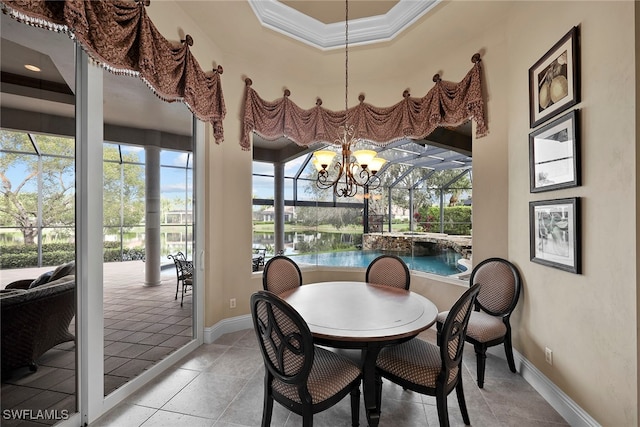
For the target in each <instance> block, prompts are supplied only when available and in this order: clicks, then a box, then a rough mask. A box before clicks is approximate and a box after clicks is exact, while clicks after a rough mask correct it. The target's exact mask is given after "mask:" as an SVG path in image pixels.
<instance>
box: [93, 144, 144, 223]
mask: <svg viewBox="0 0 640 427" xmlns="http://www.w3.org/2000/svg"><path fill="white" fill-rule="evenodd" d="M104 159H105V160H112V161H105V162H104V164H103V165H104V166H103V168H104V170H103V177H104V192H103V200H104V201H103V212H104V213H103V215H104V219H103V221H104V225H105V227H109V226H111V227H114V226H115V227H119V226H120V225H124V226H127V225H130V226H132V225H138V224H140V222H141V221H142V218H144V167H143V166H142V165H137V164H131V163H133V162H135V161H138V159H137V157H136V156H135V154H131V153H129V154H124V155H123V156H122V163H120V153H119V152H118V149H117V148H116V147H115V146H111V145H107V146H105V147H104ZM120 209H122V212H121V210H120ZM121 214H122V224H121V223H120V215H121Z"/></svg>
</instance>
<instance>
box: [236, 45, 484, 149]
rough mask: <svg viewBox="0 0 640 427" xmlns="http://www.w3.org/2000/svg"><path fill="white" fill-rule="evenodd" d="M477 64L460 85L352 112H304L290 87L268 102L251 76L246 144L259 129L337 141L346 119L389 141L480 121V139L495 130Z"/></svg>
mask: <svg viewBox="0 0 640 427" xmlns="http://www.w3.org/2000/svg"><path fill="white" fill-rule="evenodd" d="M472 61H473V62H474V65H473V68H472V69H471V70H470V71H469V72H468V73H467V75H466V76H465V77H464V79H462V81H461V82H459V83H452V82H447V81H443V80H440V78H439V76H438V75H436V76H434V81H435V86H434V87H433V88H432V89H431V90H429V92H427V94H426V95H425V96H424V97H422V98H413V97H411V96H410V95H409V94H408V92H407V91H405V93H404V94H403V97H404V99H402V100H401V101H400V102H398V103H397V104H395V105H393V106H391V107H387V108H380V107H375V106H373V105H370V104H367V103H365V102H363V101H364V97H363V96H360V104H359V105H357V106H355V107H353V108H349V109H348V110H346V111H330V110H327V109H326V108H322V106H321V104H322V102H321V101H320V100H318V102H317V103H316V106H315V107H313V108H311V109H308V110H304V109H302V108H300V107H298V106H297V105H296V104H294V103H293V102H292V101H291V100H289V91H286V92H285V96H283V97H282V98H280V99H277V100H275V101H265V100H263V99H262V98H260V96H259V95H258V93H257V92H256V91H255V90H253V89H252V88H251V84H252V82H251V79H246V81H245V83H246V89H245V102H244V116H243V128H242V136H241V140H240V145H241V146H242V148H243V149H244V150H249V149H250V141H249V137H250V134H251V132H255V133H257V134H258V135H260V136H262V137H263V138H265V139H267V140H275V139H278V138H281V137H285V138H288V139H289V140H291V141H293V142H295V143H296V144H298V145H303V146H306V145H309V144H313V143H315V142H331V141H335V140H336V139H337V138H338V137H339V135H341V132H340V130H339V128H340V126H343V125H344V124H345V122H347V123H349V124H350V125H353V127H354V129H355V134H354V137H355V138H359V139H363V140H366V141H370V142H373V143H375V144H378V145H386V144H388V143H390V142H393V141H397V140H399V139H403V138H411V139H422V138H424V137H426V136H427V135H429V134H430V133H431V132H433V131H434V130H435V128H437V127H438V126H458V125H460V124H462V123H464V122H466V121H469V120H474V121H475V122H476V137H478V138H481V137H483V136H485V135H487V133H488V132H489V130H488V128H487V123H486V121H485V112H484V108H485V99H484V96H483V92H482V65H481V64H482V63H481V61H480V57H479V55H478V54H476V55H474V57H473V59H472Z"/></svg>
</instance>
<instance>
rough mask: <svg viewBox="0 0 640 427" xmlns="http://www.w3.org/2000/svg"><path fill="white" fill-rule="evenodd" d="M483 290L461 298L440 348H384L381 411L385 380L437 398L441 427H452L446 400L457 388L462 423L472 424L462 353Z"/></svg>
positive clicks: (418, 344) (417, 342) (379, 365)
mask: <svg viewBox="0 0 640 427" xmlns="http://www.w3.org/2000/svg"><path fill="white" fill-rule="evenodd" d="M479 290H480V285H474V286H472V287H471V288H470V289H467V291H466V292H465V293H464V294H462V296H461V297H460V298H459V299H458V301H456V303H455V304H454V305H453V307H452V308H451V310H449V312H448V315H447V318H446V319H445V321H444V323H443V326H442V329H441V333H440V334H439V336H438V345H433V344H431V343H428V342H426V341H423V340H421V339H419V338H413V339H410V340H409V341H406V342H404V343H402V344H399V345H396V346H389V347H385V348H383V349H382V351H380V354H379V355H378V359H377V361H376V377H377V379H376V383H377V384H376V387H377V389H376V392H377V399H378V407H379V408H380V407H381V406H380V405H381V403H382V379H381V377H384V378H387V379H388V380H390V381H392V382H394V383H396V384H398V385H399V386H401V387H403V388H404V389H409V390H412V391H414V392H416V393H421V394H426V395H429V396H435V398H436V407H437V409H438V419H439V420H440V426H441V427H443V426H447V427H448V426H449V412H448V410H447V396H448V395H449V393H451V392H452V391H453V389H454V388H455V390H456V395H457V397H458V405H459V406H460V412H461V413H462V420H463V421H464V423H465V424H466V425H469V424H470V423H471V422H470V420H469V413H468V412H467V404H466V402H465V399H464V391H463V389H462V351H463V349H464V340H465V333H466V331H467V324H468V322H469V317H470V315H471V311H472V307H473V303H474V301H475V299H476V297H477V295H478V291H479Z"/></svg>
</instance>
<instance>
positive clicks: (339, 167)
mask: <svg viewBox="0 0 640 427" xmlns="http://www.w3.org/2000/svg"><path fill="white" fill-rule="evenodd" d="M344 27H345V29H344V34H345V36H344V38H345V41H344V57H345V60H344V81H345V84H344V125H343V126H340V132H341V133H342V134H341V135H339V136H338V138H336V140H335V141H334V144H336V145H339V146H341V147H342V157H341V158H338V160H337V161H336V162H335V164H333V167H331V164H332V162H333V158H334V157H335V156H336V154H337V153H336V152H335V151H330V150H319V151H316V152H315V153H314V154H313V165H314V166H315V167H316V169H317V171H318V177H317V179H316V185H317V186H318V188H321V189H329V188H333V194H335V195H336V196H337V197H353V196H355V195H356V193H357V192H358V187H362V189H363V192H364V194H365V197H366V196H368V194H369V191H371V190H375V189H376V188H378V187H380V177H379V176H377V175H376V173H377V172H378V171H379V170H380V168H381V167H382V166H383V165H384V163H385V162H386V160H385V159H382V158H380V157H376V154H377V153H376V152H375V151H373V150H357V151H354V152H352V151H351V148H352V146H354V145H355V144H356V143H357V142H358V139H357V138H354V133H355V130H354V127H353V125H350V124H349V123H348V120H347V116H348V115H347V111H348V100H349V0H346V1H345V19H344ZM332 172H333V173H332Z"/></svg>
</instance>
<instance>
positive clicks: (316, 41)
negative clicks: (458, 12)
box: [248, 0, 442, 50]
mask: <svg viewBox="0 0 640 427" xmlns="http://www.w3.org/2000/svg"><path fill="white" fill-rule="evenodd" d="M248 1H249V5H251V8H252V9H253V13H254V14H255V15H256V17H257V18H258V20H259V21H260V23H261V24H262V26H264V27H266V28H269V29H271V30H274V31H277V32H279V33H281V34H284V35H286V36H288V37H291V38H293V39H295V40H298V41H300V42H302V43H305V44H307V45H309V46H313V47H315V48H317V49H320V50H332V49H338V48H342V47H344V44H345V43H344V21H342V22H336V23H331V24H325V23H322V22H320V21H318V20H317V19H314V18H311V17H310V16H307V15H305V14H304V13H301V12H299V11H297V10H295V9H293V8H291V7H289V6H287V5H285V4H283V3H280V2H279V1H277V0H248ZM441 1H442V0H427V1H415V0H399V2H398V3H397V4H396V5H395V6H394V7H393V8H391V10H389V12H387V13H386V14H385V15H378V16H372V17H368V18H360V19H354V20H351V19H350V20H349V45H350V46H358V45H367V44H373V43H379V42H384V41H389V40H393V38H395V37H396V36H397V35H398V34H400V33H401V32H402V31H403V30H404V29H406V28H407V27H409V26H410V25H411V24H413V23H414V22H415V21H417V20H418V19H420V18H421V17H422V16H423V15H424V14H426V13H427V12H429V11H430V10H431V9H433V8H434V7H435V6H436V5H437V4H438V3H440V2H441Z"/></svg>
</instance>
